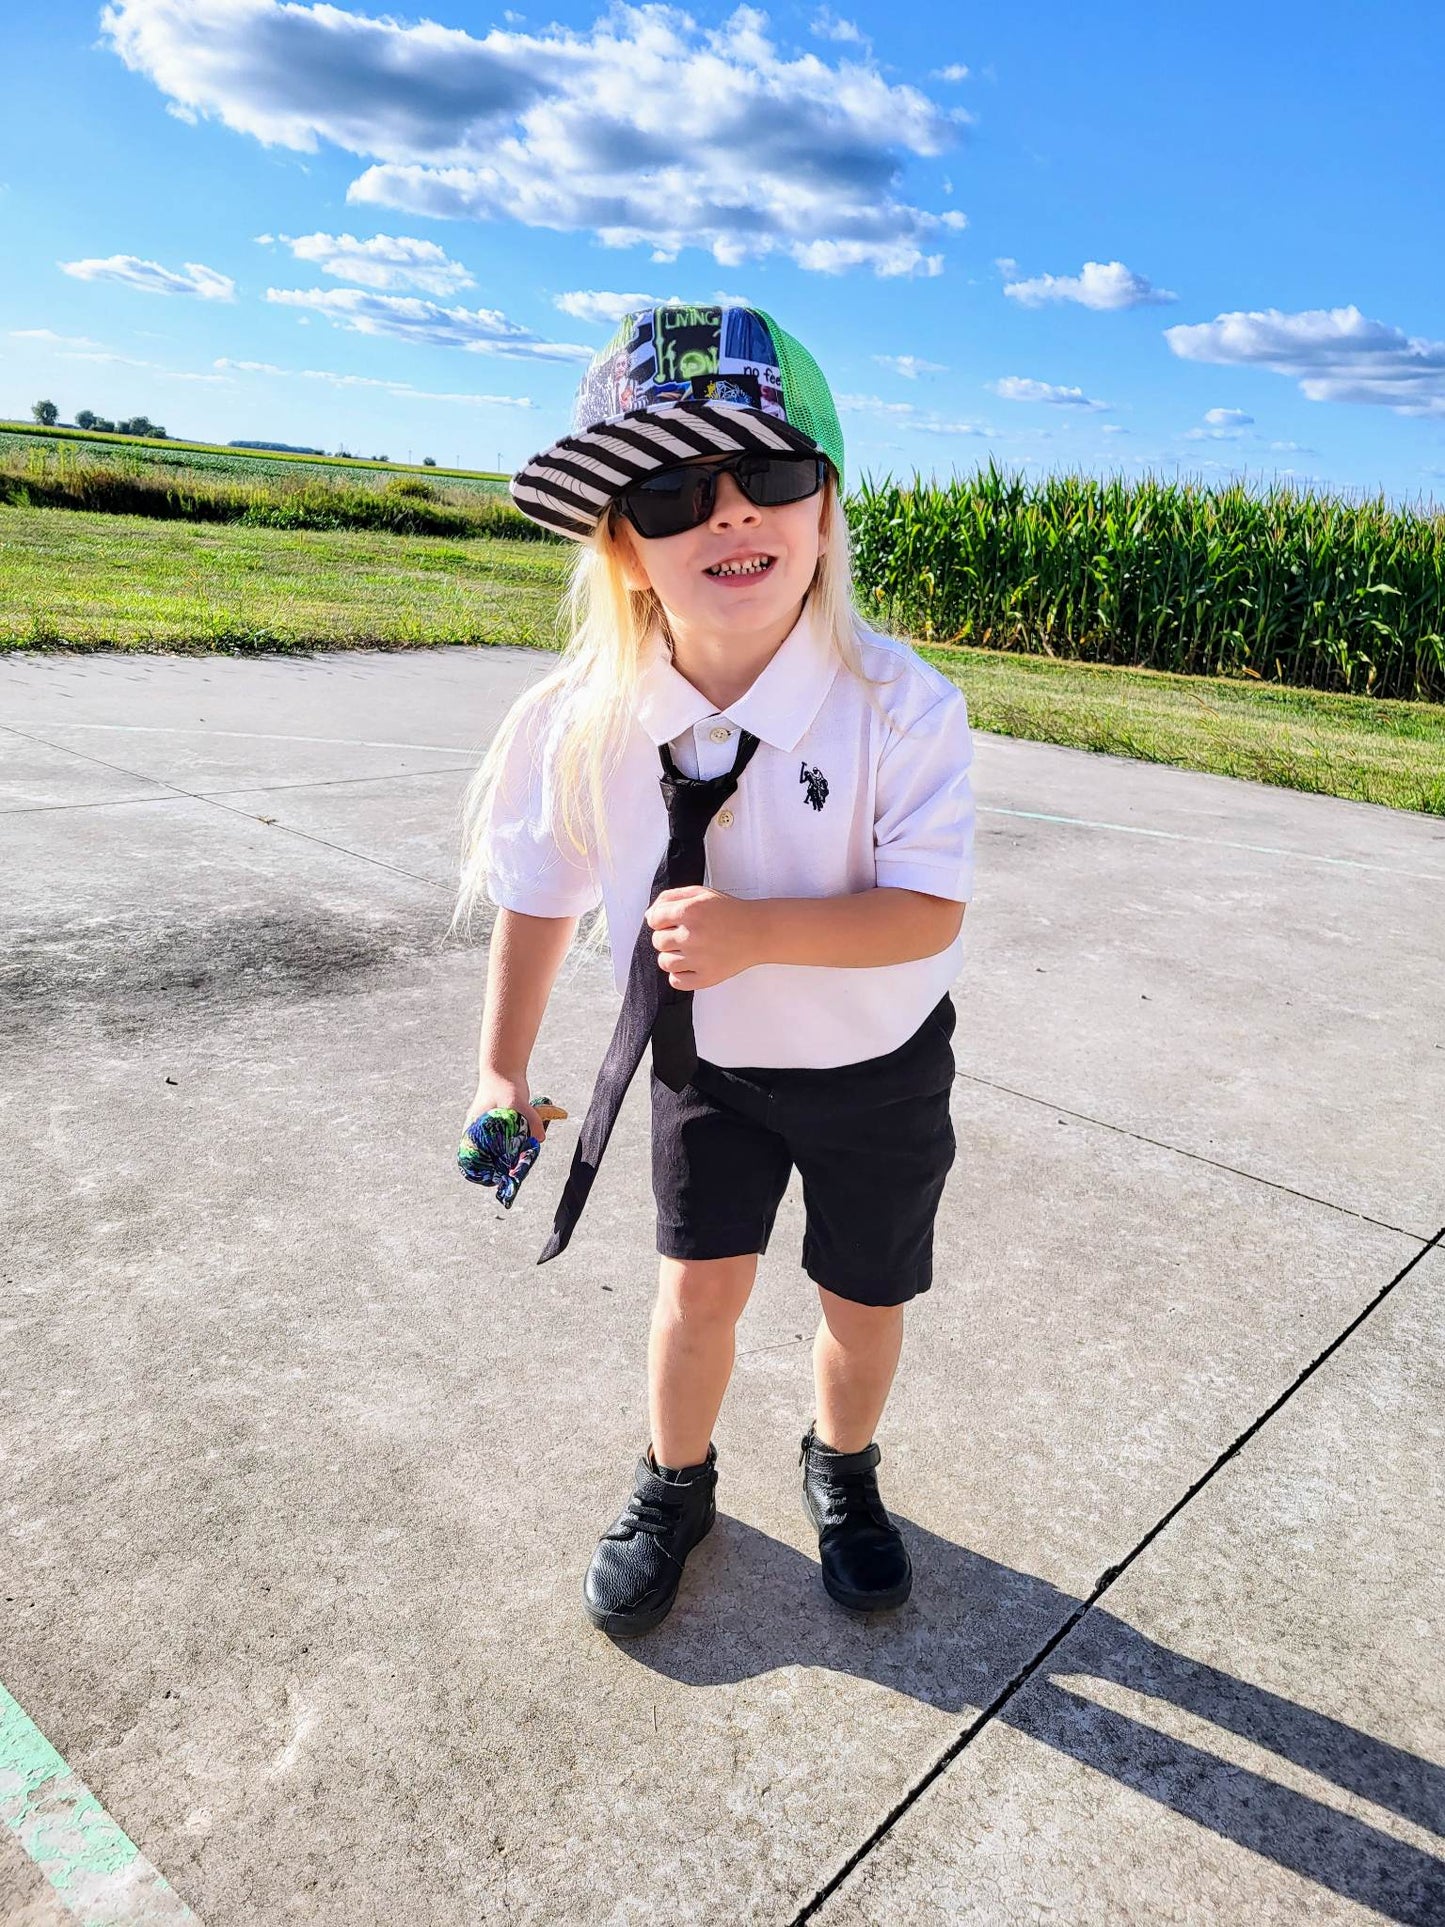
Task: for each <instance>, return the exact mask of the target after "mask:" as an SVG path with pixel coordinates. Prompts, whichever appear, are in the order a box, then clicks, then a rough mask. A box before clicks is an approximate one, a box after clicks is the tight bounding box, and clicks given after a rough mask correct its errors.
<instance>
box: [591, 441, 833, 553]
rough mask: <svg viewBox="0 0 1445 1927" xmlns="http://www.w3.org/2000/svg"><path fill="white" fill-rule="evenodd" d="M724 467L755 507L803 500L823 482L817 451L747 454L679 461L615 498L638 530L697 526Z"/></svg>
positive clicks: (661, 532) (671, 531) (648, 532)
mask: <svg viewBox="0 0 1445 1927" xmlns="http://www.w3.org/2000/svg"><path fill="white" fill-rule="evenodd" d="M718 466H726V467H727V468H728V469H730V470H731V472H732V474H733V475H734V476H735V477H736V479H737V483H738V486H739V487H740V488H741V489H742V491H743V494H744V495H746V496H747V498H748V500H749V501H750V502H752V503H754V504H755V505H756V506H757V507H758V508H778V507H780V506H781V505H782V504H783V503H785V502H801V501H804V500H805V499H806V498H807V497H808V496H810V495H815V494H816V493H817V492H818V490H819V489H820V488H821V487H822V485H823V458H822V456H820V455H748V456H744V457H743V459H742V460H741V461H739V462H738V463H736V464H733V463H731V462H729V463H726V464H704V463H692V464H683V465H682V466H680V467H678V468H665V469H661V470H659V472H658V473H657V474H656V475H649V476H648V477H647V479H646V480H645V481H642V482H634V483H633V485H632V487H631V488H629V489H624V490H623V491H622V493H621V494H620V495H619V496H618V497H617V498H616V499H617V506H618V508H619V509H624V510H625V511H626V513H627V514H628V516H629V517H630V518H631V521H632V525H633V527H634V528H635V529H636V530H637V532H638V534H639V535H643V536H647V537H650V538H656V537H659V536H665V535H681V534H682V533H683V531H684V530H685V529H695V528H696V527H697V526H698V525H699V523H701V522H705V521H706V520H707V518H708V516H709V515H710V514H711V512H712V501H713V496H712V488H713V478H714V476H715V475H716V473H717V468H718Z"/></svg>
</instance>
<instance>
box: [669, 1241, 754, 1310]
mask: <svg viewBox="0 0 1445 1927" xmlns="http://www.w3.org/2000/svg"><path fill="white" fill-rule="evenodd" d="M757 1268H758V1261H757V1258H756V1256H751V1257H746V1258H664V1259H663V1260H662V1263H661V1265H660V1267H659V1270H658V1280H657V1297H658V1304H659V1306H660V1307H661V1309H662V1310H663V1311H664V1312H666V1314H667V1315H668V1316H669V1317H671V1318H674V1319H677V1320H680V1321H681V1322H682V1323H685V1324H689V1325H714V1326H731V1325H735V1324H736V1323H737V1322H738V1320H739V1318H741V1317H742V1315H743V1311H744V1309H745V1307H746V1305H747V1302H748V1297H749V1294H750V1293H751V1291H752V1288H753V1279H754V1277H755V1276H756V1274H757Z"/></svg>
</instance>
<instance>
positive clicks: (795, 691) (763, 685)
mask: <svg viewBox="0 0 1445 1927" xmlns="http://www.w3.org/2000/svg"><path fill="white" fill-rule="evenodd" d="M837 673H838V658H837V655H836V654H835V653H834V650H833V648H832V646H831V644H830V643H829V641H828V639H827V637H826V636H824V635H822V634H821V633H820V632H819V628H818V624H817V622H816V621H815V620H814V618H813V609H812V598H811V597H809V599H808V600H807V601H806V602H804V604H803V610H802V614H801V615H800V616H799V617H798V620H797V621H796V622H795V623H794V624H793V626H792V628H791V629H790V630H789V631H788V633H787V635H786V636H785V637H784V639H783V642H782V644H781V646H780V647H779V649H778V652H777V654H776V655H775V656H774V657H773V659H772V661H771V662H770V663H769V664H768V666H767V668H766V669H764V671H763V672H762V674H761V675H760V676H759V677H758V679H757V681H756V682H754V683H753V684H752V686H751V687H750V688H748V689H746V690H744V691H743V693H742V695H741V696H739V697H738V698H737V700H736V701H735V702H732V703H730V704H729V705H728V707H727V708H726V709H725V710H724V711H723V712H722V714H723V715H725V716H727V717H728V719H729V720H730V721H731V722H734V723H736V724H737V725H738V727H739V728H741V729H746V730H748V731H749V732H750V733H751V734H752V735H754V736H756V737H757V738H758V740H759V741H760V742H764V743H768V744H770V745H771V746H772V747H773V748H774V749H784V750H790V749H794V748H796V746H797V744H798V743H799V742H800V741H801V740H802V737H803V735H804V733H805V732H806V730H807V728H808V726H809V724H810V723H811V722H812V720H813V718H814V717H815V716H816V715H817V713H818V711H819V709H821V707H822V705H823V698H824V697H825V696H826V695H827V693H828V691H829V689H830V688H831V687H832V684H833V678H834V676H835V675H836V674H837ZM715 714H717V711H716V709H715V707H714V705H713V704H712V703H711V702H709V701H708V699H707V697H706V696H704V695H703V693H702V691H701V690H700V689H695V688H694V687H693V685H692V684H691V683H690V682H689V681H688V680H687V678H686V676H683V675H680V674H679V673H678V671H677V670H676V669H674V668H673V666H672V661H671V658H670V655H669V653H668V648H667V644H666V643H665V642H664V640H663V638H662V633H661V631H660V630H659V629H656V628H654V629H653V631H652V633H651V635H650V637H649V639H648V654H647V657H646V660H645V663H644V667H643V671H642V678H641V683H640V686H639V691H638V703H637V719H638V722H639V723H640V724H641V726H642V728H643V729H644V730H645V732H646V733H647V735H648V736H649V737H651V739H652V741H653V742H654V743H669V742H671V741H672V740H673V739H674V738H675V737H678V736H681V735H682V733H683V731H684V730H687V729H692V728H693V727H694V726H695V725H696V724H698V723H700V722H701V721H702V720H703V718H704V717H706V716H712V715H715Z"/></svg>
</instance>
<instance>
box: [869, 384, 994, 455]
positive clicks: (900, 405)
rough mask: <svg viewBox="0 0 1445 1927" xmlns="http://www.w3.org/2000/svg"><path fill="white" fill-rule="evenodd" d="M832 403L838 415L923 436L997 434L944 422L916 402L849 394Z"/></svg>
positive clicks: (971, 424)
mask: <svg viewBox="0 0 1445 1927" xmlns="http://www.w3.org/2000/svg"><path fill="white" fill-rule="evenodd" d="M833 400H834V402H835V404H836V406H837V408H838V412H839V413H840V414H849V415H882V416H884V417H885V418H887V419H888V420H890V421H894V422H896V423H897V424H898V425H899V427H900V428H914V429H917V430H918V431H919V432H920V433H921V434H925V435H981V436H984V437H986V438H988V439H990V440H992V439H993V438H994V437H995V436H996V435H997V434H998V430H997V429H996V428H989V427H987V426H986V425H985V424H984V423H982V422H959V421H948V420H946V419H945V418H943V417H942V416H939V415H935V414H933V413H932V412H931V411H928V410H924V409H921V408H919V406H918V404H917V403H916V402H911V401H884V399H883V397H882V396H881V395H851V394H843V395H835V396H834V397H833ZM892 445H893V444H891V443H890V444H888V446H892Z"/></svg>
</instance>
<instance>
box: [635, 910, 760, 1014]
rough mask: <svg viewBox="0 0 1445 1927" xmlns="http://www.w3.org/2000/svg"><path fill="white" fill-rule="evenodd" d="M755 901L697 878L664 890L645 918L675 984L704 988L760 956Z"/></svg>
mask: <svg viewBox="0 0 1445 1927" xmlns="http://www.w3.org/2000/svg"><path fill="white" fill-rule="evenodd" d="M756 907H757V906H756V905H755V904H753V903H750V902H746V901H744V900H743V899H741V898H738V897H728V896H724V895H723V894H722V892H721V891H720V890H707V889H704V888H703V886H702V885H701V884H687V885H685V886H684V887H683V888H682V889H679V890H663V891H662V892H661V893H660V894H659V896H658V897H657V900H656V901H655V902H654V904H653V905H652V908H651V909H650V910H649V911H648V912H647V917H646V921H647V923H648V924H649V925H650V926H651V928H652V947H653V949H654V950H655V951H656V952H657V966H658V969H659V970H665V971H666V972H667V981H668V982H669V983H670V984H671V985H672V987H673V989H674V990H708V989H710V988H711V987H712V985H713V984H720V983H722V982H723V981H724V979H726V978H728V977H736V976H737V974H738V972H739V971H740V970H747V969H749V968H751V966H752V965H753V964H755V963H756V962H757V961H758V957H757V954H756V918H755V911H756Z"/></svg>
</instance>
